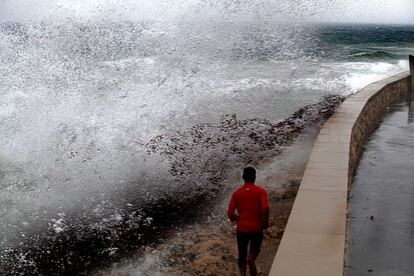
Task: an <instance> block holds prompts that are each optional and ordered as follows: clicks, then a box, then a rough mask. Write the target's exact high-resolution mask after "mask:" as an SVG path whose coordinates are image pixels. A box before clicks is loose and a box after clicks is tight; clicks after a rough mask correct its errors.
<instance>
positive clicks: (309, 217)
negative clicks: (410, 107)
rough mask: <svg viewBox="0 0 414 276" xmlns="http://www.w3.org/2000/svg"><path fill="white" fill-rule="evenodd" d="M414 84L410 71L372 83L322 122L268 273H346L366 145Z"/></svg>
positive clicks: (283, 275)
mask: <svg viewBox="0 0 414 276" xmlns="http://www.w3.org/2000/svg"><path fill="white" fill-rule="evenodd" d="M410 87H411V77H410V75H409V74H408V73H401V74H398V75H395V76H393V77H390V78H387V79H384V80H381V81H378V82H374V83H371V84H370V85H368V86H366V87H365V88H363V89H361V90H360V91H358V93H356V94H354V95H351V96H350V97H349V98H348V99H346V100H345V101H344V102H343V103H342V105H341V106H340V107H339V108H338V110H337V112H336V113H335V114H334V115H333V116H332V117H331V118H330V119H329V120H328V121H327V122H326V123H325V124H324V125H323V127H322V128H321V130H320V133H319V135H318V137H317V138H316V141H315V143H314V145H313V148H312V152H311V155H310V157H309V160H308V163H307V166H306V169H305V172H304V175H303V178H302V182H301V184H300V188H299V192H298V194H297V196H296V200H295V203H294V205H293V208H292V212H291V214H290V217H289V221H288V223H287V226H286V230H285V233H284V235H283V238H282V241H281V243H280V246H279V249H278V251H277V253H276V257H275V260H274V262H273V265H272V269H271V271H270V274H269V275H271V276H275V275H277V276H296V275H297V276H303V275H306V276H313V275H314V276H323V275H327V276H340V275H343V273H344V253H345V238H346V236H345V233H346V229H345V225H346V214H347V198H348V188H349V185H350V184H351V181H352V176H353V173H354V171H355V168H356V167H357V164H358V160H359V157H360V154H361V148H362V144H363V143H364V141H365V139H366V138H367V137H368V135H369V134H370V133H371V131H372V130H373V129H374V128H375V127H376V126H377V122H378V119H380V118H381V117H382V116H383V114H384V111H385V110H386V108H387V107H388V106H390V105H392V104H393V103H395V102H398V101H400V100H403V99H405V98H407V97H408V96H409V94H410V93H409V91H410Z"/></svg>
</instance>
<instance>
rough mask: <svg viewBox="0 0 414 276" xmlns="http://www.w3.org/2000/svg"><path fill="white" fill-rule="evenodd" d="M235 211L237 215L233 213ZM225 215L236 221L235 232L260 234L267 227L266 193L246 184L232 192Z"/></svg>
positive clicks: (267, 208) (252, 184)
mask: <svg viewBox="0 0 414 276" xmlns="http://www.w3.org/2000/svg"><path fill="white" fill-rule="evenodd" d="M236 209H237V212H238V215H236V214H235V213H234V212H235V210H236ZM227 215H228V216H229V218H230V220H232V221H237V231H240V232H246V233H254V232H260V231H262V230H263V229H265V228H266V227H267V225H268V223H269V222H268V220H269V205H268V203H267V194H266V191H265V190H264V189H263V188H261V187H258V186H256V185H255V184H254V183H246V184H244V185H243V186H242V187H240V188H239V189H237V190H236V191H234V192H233V194H232V196H231V199H230V203H229V208H228V209H227Z"/></svg>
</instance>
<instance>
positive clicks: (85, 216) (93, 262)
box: [0, 95, 343, 275]
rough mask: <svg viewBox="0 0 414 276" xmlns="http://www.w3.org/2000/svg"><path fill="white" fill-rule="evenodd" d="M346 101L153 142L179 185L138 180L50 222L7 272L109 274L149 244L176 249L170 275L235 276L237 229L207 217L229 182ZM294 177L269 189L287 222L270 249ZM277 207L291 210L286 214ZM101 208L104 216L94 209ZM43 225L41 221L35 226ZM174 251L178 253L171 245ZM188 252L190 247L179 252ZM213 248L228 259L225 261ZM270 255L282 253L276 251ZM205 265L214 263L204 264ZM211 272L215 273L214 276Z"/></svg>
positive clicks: (12, 257)
mask: <svg viewBox="0 0 414 276" xmlns="http://www.w3.org/2000/svg"><path fill="white" fill-rule="evenodd" d="M342 101H343V98H342V97H340V96H338V95H330V96H326V97H325V98H324V99H322V101H321V102H319V103H316V104H312V105H308V106H306V107H303V108H301V109H300V110H298V111H297V112H295V113H294V114H293V115H292V116H291V117H289V118H287V119H285V120H282V121H280V122H277V123H273V122H270V121H268V120H264V119H250V120H238V119H237V118H236V116H235V115H226V116H223V117H222V119H221V121H220V122H219V123H218V124H212V123H209V124H200V125H196V126H194V127H192V128H190V129H187V130H184V131H177V132H172V133H166V134H164V135H160V136H157V137H154V138H153V139H151V140H150V141H149V142H148V144H147V145H146V148H147V151H148V155H154V154H157V155H160V156H163V157H164V158H165V160H167V162H168V163H169V164H170V169H169V170H170V174H171V179H169V182H168V183H164V184H165V185H164V186H165V189H164V190H160V191H159V192H154V193H153V194H150V195H147V194H145V193H137V191H135V190H134V189H137V188H138V187H140V186H143V185H144V184H145V183H144V184H141V183H135V182H131V183H130V184H128V185H127V186H128V189H125V191H123V193H124V197H117V198H116V200H115V199H112V200H111V199H110V198H109V199H106V200H102V201H101V202H99V204H98V206H97V207H96V206H95V207H93V206H89V207H88V208H87V209H85V210H86V211H84V212H83V213H82V215H80V212H79V211H76V210H72V211H71V212H66V213H60V214H61V215H59V216H61V217H59V219H55V221H53V220H52V223H49V224H46V226H47V225H49V226H47V227H46V229H42V231H41V232H38V231H36V229H29V230H30V231H27V232H24V233H23V232H22V240H21V242H20V243H18V246H14V247H12V248H2V250H1V252H0V274H2V275H17V274H31V273H34V274H47V275H62V274H88V273H90V272H91V271H96V270H97V269H98V271H99V268H102V267H103V268H104V270H107V271H110V270H111V269H112V267H113V265H111V264H117V263H122V260H125V259H129V258H130V256H131V255H134V254H137V255H143V254H144V255H145V250H146V249H145V248H146V247H147V246H148V245H151V248H153V247H154V245H155V246H156V245H157V244H161V248H160V249H159V251H160V252H161V253H160V256H163V253H162V252H170V253H165V254H167V257H166V258H165V260H167V266H166V267H170V269H171V271H169V272H168V274H174V273H177V274H180V273H181V272H182V271H189V272H188V273H190V271H198V272H199V273H202V274H204V273H206V274H209V273H210V275H223V273H221V272H220V273H218V272H217V271H218V270H222V271H231V269H230V270H228V269H229V268H231V266H232V263H234V256H235V255H234V252H232V251H226V250H232V249H231V248H232V247H230V246H229V245H230V244H231V243H230V244H229V243H228V241H229V240H234V237H232V236H231V235H232V234H231V233H233V232H234V231H232V227H233V226H231V225H228V222H227V221H226V219H225V218H224V217H223V216H222V213H221V211H219V213H218V214H216V215H215V214H214V212H210V211H209V210H212V209H213V210H216V209H215V208H213V207H214V206H217V204H221V203H222V202H223V199H224V198H225V197H226V189H228V188H229V186H226V185H227V183H226V182H225V180H226V179H227V178H228V176H229V175H230V174H231V173H232V172H234V170H235V169H236V168H241V167H243V166H245V165H246V164H251V165H257V164H260V163H262V162H263V160H265V159H266V158H270V157H272V156H275V155H277V154H278V153H281V152H283V149H284V148H285V147H287V146H289V145H291V144H292V143H293V142H294V141H295V140H296V138H297V137H298V136H299V135H301V134H303V133H305V132H306V130H307V129H309V130H313V131H314V130H317V129H319V127H320V125H321V124H322V123H323V122H324V121H325V120H326V119H327V118H329V117H330V116H331V114H332V113H333V112H334V111H335V109H336V107H337V106H338V105H339V104H340V103H341V102H342ZM305 161H306V160H304V162H305ZM293 175H294V176H293V178H292V179H288V180H287V181H286V182H285V183H284V184H283V183H282V184H281V185H280V186H279V187H284V186H286V185H287V186H288V187H290V188H288V189H287V190H283V191H278V192H276V191H275V190H274V189H273V188H274V187H270V188H272V192H271V194H270V198H271V201H272V202H273V201H274V203H273V204H274V206H275V207H273V208H274V209H275V210H281V213H280V216H281V218H280V223H279V222H278V223H276V224H274V225H271V227H270V230H269V232H268V233H267V234H266V237H267V239H266V241H265V244H266V243H268V242H270V241H271V240H272V239H273V244H277V242H278V239H280V237H281V232H283V228H284V223H285V220H286V219H287V217H288V214H289V212H290V207H289V206H290V205H289V204H291V202H293V198H294V194H295V192H294V191H295V189H297V185H298V183H299V182H300V173H299V174H293ZM286 183H289V184H286ZM144 186H145V185H144ZM287 186H286V187H287ZM136 194H137V196H135V197H134V195H136ZM276 199H283V200H276ZM279 205H280V206H285V207H286V208H278V207H277V206H279ZM84 207H85V206H84ZM92 207H93V208H92ZM98 207H99V208H98ZM97 208H98V209H99V210H102V211H101V212H94V210H97ZM88 210H90V212H89V211H88ZM218 210H220V209H218ZM39 213H40V212H39ZM275 214H277V213H275ZM206 216H208V217H209V219H207V220H206V221H204V220H203V219H201V220H200V222H199V223H194V222H197V219H196V218H204V217H206ZM273 219H276V218H273ZM42 220H44V221H50V219H48V218H42ZM189 222H192V223H193V225H192V226H190V228H188V229H187V230H185V229H184V230H183V231H182V230H180V229H177V227H180V226H181V225H191V223H190V224H189ZM36 223H37V224H39V223H38V222H29V223H28V224H29V225H36ZM213 226H214V227H213ZM211 227H213V228H211ZM57 229H58V230H59V231H57ZM217 231H218V232H217ZM169 233H170V234H169ZM171 233H180V236H178V237H177V239H178V240H177V242H172V243H169V242H165V240H166V239H167V238H168V237H169V238H173V237H171ZM193 235H195V236H194V237H193ZM180 237H181V238H180ZM180 239H181V240H182V241H185V243H181V242H180ZM193 241H196V242H193ZM197 241H198V242H197ZM220 243H221V245H220ZM162 244H165V248H163V247H162ZM169 244H173V247H171V248H169V246H168V245H169ZM174 244H176V245H177V246H178V247H176V246H175V245H174ZM180 246H181V247H182V248H183V250H181V251H180V250H176V248H179V247H180ZM211 248H213V249H214V250H220V252H227V253H225V254H224V255H223V254H221V255H218V254H215V253H214V250H213V251H211V250H212V249H211ZM220 248H221V249H220ZM269 248H272V249H271V250H275V249H274V248H275V246H271V247H269ZM157 250H158V249H157ZM137 252H138V253H137ZM174 252H175V253H174ZM180 252H182V253H180ZM191 252H193V253H191ZM264 252H265V250H264ZM264 252H263V255H265V253H264ZM165 254H164V255H165ZM168 254H170V255H168ZM270 255H272V254H270ZM273 255H274V254H273ZM208 256H211V257H208ZM232 256H233V257H232ZM157 258H158V257H157ZM217 258H218V259H217ZM272 258H273V257H272ZM205 263H208V264H209V265H207V266H204V264H205ZM216 263H217V264H216ZM168 264H170V265H168ZM164 266H165V264H164V263H163V267H164ZM214 267H217V268H216V269H215V268H214ZM263 267H264V266H263ZM108 269H109V270H108ZM211 269H213V270H214V269H215V270H214V271H216V272H213V270H212V271H211V272H208V271H210V270H211ZM174 271H175V272H174ZM180 271H181V272H180ZM183 273H184V272H183ZM214 273H218V274H214ZM150 274H151V273H150Z"/></svg>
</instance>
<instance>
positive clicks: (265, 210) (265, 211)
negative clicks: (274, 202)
mask: <svg viewBox="0 0 414 276" xmlns="http://www.w3.org/2000/svg"><path fill="white" fill-rule="evenodd" d="M260 207H261V209H262V222H263V229H267V227H269V205H268V203H267V194H266V191H263V193H262V195H261V196H260Z"/></svg>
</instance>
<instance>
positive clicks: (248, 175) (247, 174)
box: [243, 167, 256, 183]
mask: <svg viewBox="0 0 414 276" xmlns="http://www.w3.org/2000/svg"><path fill="white" fill-rule="evenodd" d="M243 180H244V181H246V182H251V183H254V181H255V180H256V170H255V168H253V167H246V168H244V170H243Z"/></svg>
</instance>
